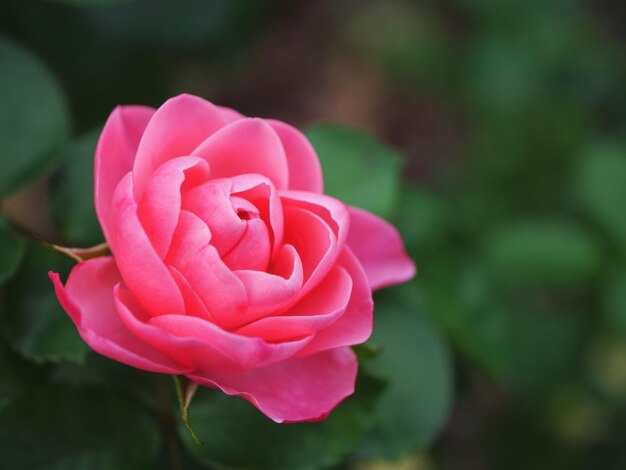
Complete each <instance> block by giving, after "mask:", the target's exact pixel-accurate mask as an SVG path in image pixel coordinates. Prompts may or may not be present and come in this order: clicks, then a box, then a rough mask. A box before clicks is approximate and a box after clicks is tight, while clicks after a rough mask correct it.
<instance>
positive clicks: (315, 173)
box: [266, 119, 324, 193]
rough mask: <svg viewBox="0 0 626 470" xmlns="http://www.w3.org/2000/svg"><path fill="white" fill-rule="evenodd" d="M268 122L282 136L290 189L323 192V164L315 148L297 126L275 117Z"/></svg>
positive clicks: (267, 120)
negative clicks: (276, 119)
mask: <svg viewBox="0 0 626 470" xmlns="http://www.w3.org/2000/svg"><path fill="white" fill-rule="evenodd" d="M266 122H268V123H269V125H270V126H272V128H273V129H274V130H275V131H276V133H277V134H278V137H280V140H281V142H282V143H283V148H284V149H285V155H286V157H287V165H288V166H289V189H295V190H299V191H311V192H314V193H321V192H323V191H324V181H323V179H322V166H321V165H320V160H319V158H318V157H317V153H315V149H314V148H313V146H312V145H311V143H310V142H309V141H308V139H307V138H306V137H305V136H304V134H302V132H300V131H299V130H298V129H296V128H295V127H292V126H290V125H289V124H286V123H284V122H281V121H275V120H274V119H266Z"/></svg>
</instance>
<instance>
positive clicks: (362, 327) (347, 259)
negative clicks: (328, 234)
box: [297, 247, 374, 357]
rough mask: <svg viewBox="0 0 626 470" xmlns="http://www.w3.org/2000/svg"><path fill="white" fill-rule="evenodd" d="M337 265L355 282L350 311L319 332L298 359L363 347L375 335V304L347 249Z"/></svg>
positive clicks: (359, 268) (356, 263) (363, 277)
mask: <svg viewBox="0 0 626 470" xmlns="http://www.w3.org/2000/svg"><path fill="white" fill-rule="evenodd" d="M337 265H338V266H341V267H343V268H344V269H345V270H346V271H347V273H348V274H349V275H350V277H351V278H352V292H351V295H350V301H349V302H348V307H347V308H346V310H345V312H344V313H343V315H342V316H341V317H340V318H339V319H338V320H337V321H336V322H334V323H333V324H332V325H330V326H329V327H328V328H325V329H323V330H320V331H318V332H317V333H316V334H315V336H314V337H313V340H311V342H310V343H309V344H307V345H306V346H305V347H304V348H303V349H302V350H301V351H300V352H299V353H298V354H297V357H299V356H306V355H308V354H314V353H317V352H320V351H324V350H327V349H333V348H338V347H340V346H352V345H355V344H360V343H363V342H365V341H367V339H368V338H369V337H370V335H371V334H372V319H373V318H372V314H373V311H374V303H373V301H372V291H371V289H370V287H369V285H368V284H367V278H366V276H365V272H364V271H363V268H362V267H361V265H360V264H359V261H358V260H357V259H356V256H354V254H352V252H351V251H350V249H349V248H347V247H344V249H343V251H342V253H341V255H340V256H339V259H338V260H337Z"/></svg>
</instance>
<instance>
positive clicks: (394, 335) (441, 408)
mask: <svg viewBox="0 0 626 470" xmlns="http://www.w3.org/2000/svg"><path fill="white" fill-rule="evenodd" d="M372 341H373V342H375V343H378V344H380V345H381V347H382V353H381V354H380V355H378V356H377V357H376V358H374V359H372V360H371V361H368V362H367V363H365V364H364V367H365V368H366V370H367V371H368V372H371V373H373V374H374V375H375V376H377V377H380V378H383V379H385V380H386V381H387V382H388V387H387V388H386V390H385V392H384V394H383V396H382V398H381V399H380V401H379V402H378V405H377V406H376V410H375V413H374V418H373V419H374V420H375V425H374V427H373V428H372V430H371V432H370V433H369V435H368V438H367V439H366V440H365V443H364V445H363V446H362V449H361V451H360V453H361V455H362V456H363V457H367V458H371V457H384V458H387V459H396V458H398V457H399V456H402V455H406V454H408V453H410V452H412V451H420V450H422V449H424V448H425V447H426V446H428V445H429V444H430V443H431V442H432V441H433V439H434V438H435V437H436V436H437V434H438V433H439V431H440V430H441V428H442V427H443V425H444V424H445V422H446V420H447V418H448V415H449V413H450V409H451V405H452V394H453V389H452V385H453V376H452V363H451V357H450V352H449V351H448V348H447V346H446V344H445V342H444V341H443V339H442V338H441V336H440V335H439V333H438V332H437V330H436V329H435V328H433V326H432V325H431V323H430V322H429V321H428V320H427V319H426V318H425V317H423V316H422V315H420V314H419V313H418V312H416V311H414V310H413V309H411V308H409V307H406V306H403V305H400V304H396V303H393V302H390V301H377V302H376V327H375V328H374V334H373V336H372Z"/></svg>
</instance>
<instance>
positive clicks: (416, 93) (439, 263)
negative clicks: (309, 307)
mask: <svg viewBox="0 0 626 470" xmlns="http://www.w3.org/2000/svg"><path fill="white" fill-rule="evenodd" d="M624 24H626V9H625V8H624V5H623V2H622V1H619V0H615V1H610V0H602V1H596V0H593V1H592V0H586V1H583V0H510V1H497V0H491V1H490V0H441V1H434V0H430V1H428V0H425V1H413V2H412V1H409V0H371V1H357V0H344V1H331V0H327V1H311V2H290V1H287V0H284V1H253V0H212V1H209V0H206V1H203V0H178V1H176V2H171V1H167V0H152V1H148V0H126V1H125V0H117V1H114V0H65V1H61V0H56V1H53V0H49V1H45V0H40V1H34V0H21V1H17V0H14V1H12V0H2V1H1V2H0V198H1V199H0V202H1V209H2V214H0V282H2V284H3V285H2V311H1V317H0V325H1V328H0V329H1V330H2V334H1V335H0V468H2V469H12V468H16V469H24V468H29V469H30V468H46V469H52V468H54V469H79V468H80V469H83V468H84V469H91V468H99V469H109V468H111V469H126V468H128V469H135V468H159V469H167V468H173V469H181V468H185V469H187V468H189V469H195V468H206V467H209V468H229V467H235V468H274V469H275V468H336V469H343V468H352V469H362V470H373V469H396V468H397V469H419V470H431V469H453V470H456V469H460V470H465V469H467V470H474V469H502V468H506V469H528V468H533V469H560V468H568V469H578V468H580V469H622V468H626V263H625V260H626V53H625V51H626V48H625V41H626V35H625V29H624ZM181 92H188V93H193V94H197V95H200V96H203V97H205V98H207V99H209V100H211V101H214V102H216V103H218V104H221V105H225V106H230V107H233V108H236V109H238V110H239V111H241V112H243V113H244V114H247V115H253V116H264V117H274V118H278V119H282V120H285V121H288V122H291V123H293V124H295V125H298V126H299V127H301V128H302V129H303V130H304V131H305V133H306V134H307V135H308V136H309V138H310V139H311V141H312V142H313V144H314V146H315V148H316V149H317V151H318V153H319V154H320V158H321V159H322V163H323V167H324V174H325V179H326V189H327V191H328V192H329V193H330V194H333V195H335V196H338V197H340V198H342V199H343V200H345V201H346V202H348V203H351V204H354V205H358V206H362V207H365V208H367V209H369V210H371V211H373V212H375V213H377V214H379V215H381V216H383V217H386V218H387V219H389V220H391V221H393V222H394V223H395V224H396V225H397V226H398V227H399V228H400V230H401V232H402V234H403V237H404V240H405V242H406V245H407V248H408V250H409V251H410V253H411V255H412V256H413V257H414V259H415V260H416V261H417V264H418V267H419V274H418V276H417V278H416V279H415V280H414V281H412V282H411V283H408V284H406V285H404V286H401V287H398V288H394V289H390V290H387V291H384V292H381V293H379V294H376V298H375V300H376V312H375V318H376V324H375V332H374V335H373V337H372V339H371V341H370V343H369V346H367V347H360V348H358V352H359V355H360V358H361V373H360V377H359V382H358V385H357V393H356V395H355V396H353V397H352V398H350V399H348V400H347V401H346V402H345V403H344V404H343V405H341V406H340V407H339V408H338V409H337V410H336V411H335V412H333V414H332V415H331V417H330V418H329V419H328V420H327V421H325V422H323V423H319V424H312V425H309V424H301V425H282V426H279V425H274V424H272V423H270V422H269V421H268V420H267V419H266V418H265V417H263V416H262V415H261V414H260V413H258V412H257V411H256V410H255V409H253V408H252V407H251V406H250V405H248V404H247V403H246V402H244V401H243V400H240V399H236V398H230V397H226V396H223V395H221V394H219V393H217V392H214V391H211V390H202V391H201V392H200V393H199V394H198V396H197V397H196V400H195V401H194V403H193V404H192V406H191V414H192V421H193V422H194V427H195V429H196V432H197V433H198V434H199V435H200V437H201V438H203V439H204V441H205V445H204V446H197V445H196V444H194V443H193V441H192V440H191V438H190V437H189V433H188V432H187V431H186V430H185V429H184V427H182V426H181V424H180V423H181V421H180V417H179V416H178V411H177V408H176V402H175V394H174V388H173V385H172V383H171V379H170V378H168V377H166V376H158V375H153V374H148V373H143V372H139V371H135V370H133V369H130V368H128V367H125V366H122V365H119V364H117V363H114V362H113V361H110V360H108V359H105V358H102V357H100V356H98V355H96V354H95V353H93V352H88V349H87V347H86V346H85V345H83V343H82V342H81V341H80V339H79V338H78V335H77V333H76V331H75V329H74V327H73V325H72V324H71V322H70V321H69V319H68V318H67V317H66V315H65V314H64V313H63V312H62V310H61V309H60V307H59V306H58V305H57V303H56V300H55V298H54V294H53V291H52V287H51V284H50V283H49V281H48V279H47V271H48V270H51V269H52V270H60V271H61V272H62V273H67V272H68V270H69V269H70V268H71V265H72V262H71V261H69V260H65V259H63V258H60V257H59V256H58V255H56V254H54V253H51V252H48V251H47V250H46V249H44V248H43V247H41V245H40V244H38V243H36V242H35V241H34V239H39V240H46V241H53V242H58V243H62V244H65V245H71V246H89V245H92V244H95V243H99V242H100V241H102V235H101V233H100V229H99V227H98V224H97V221H96V219H95V215H94V211H93V196H92V191H93V182H92V178H91V175H92V169H93V150H94V147H95V142H96V139H97V136H98V130H99V128H100V127H101V126H102V125H103V123H104V121H105V119H106V117H107V116H108V114H109V113H110V111H111V110H112V109H113V107H114V106H116V105H118V104H131V103H132V104H135V103H137V104H148V105H152V106H158V105H160V104H161V103H162V102H163V101H165V100H166V99H167V98H169V97H170V96H173V95H176V94H178V93H181Z"/></svg>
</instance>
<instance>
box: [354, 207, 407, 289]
mask: <svg viewBox="0 0 626 470" xmlns="http://www.w3.org/2000/svg"><path fill="white" fill-rule="evenodd" d="M348 210H349V212H350V232H349V233H348V239H347V243H348V246H349V247H350V249H351V250H352V251H353V252H354V254H355V255H356V257H357V258H358V259H359V261H360V263H361V265H362V266H363V269H365V273H366V274H367V280H368V282H369V285H370V287H371V288H372V290H375V289H380V288H381V287H387V286H391V285H394V284H400V283H401V282H404V281H408V280H409V279H411V278H412V277H413V276H415V264H414V263H413V261H412V260H411V258H409V257H408V256H407V254H406V252H405V251H404V245H403V243H402V238H400V234H399V233H398V231H397V230H396V228H395V227H394V226H393V225H391V224H390V223H389V222H386V221H385V220H383V219H381V218H380V217H377V216H375V215H374V214H371V213H369V212H367V211H365V210H363V209H359V208H356V207H349V208H348Z"/></svg>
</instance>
